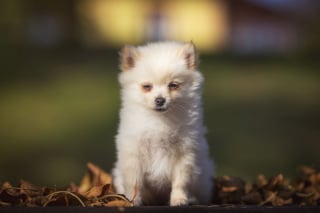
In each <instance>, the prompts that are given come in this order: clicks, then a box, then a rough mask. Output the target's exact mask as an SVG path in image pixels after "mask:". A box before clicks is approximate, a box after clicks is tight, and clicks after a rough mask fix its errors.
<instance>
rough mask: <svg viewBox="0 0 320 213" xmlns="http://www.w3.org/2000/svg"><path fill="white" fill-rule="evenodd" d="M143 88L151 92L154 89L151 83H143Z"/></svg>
mask: <svg viewBox="0 0 320 213" xmlns="http://www.w3.org/2000/svg"><path fill="white" fill-rule="evenodd" d="M142 89H143V91H145V92H149V91H151V90H152V85H151V84H142Z"/></svg>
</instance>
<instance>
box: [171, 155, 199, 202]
mask: <svg viewBox="0 0 320 213" xmlns="http://www.w3.org/2000/svg"><path fill="white" fill-rule="evenodd" d="M193 167H194V156H193V154H190V153H188V154H187V156H182V157H181V158H180V159H179V161H178V162H177V163H176V165H175V168H174V174H173V180H172V189H171V195H170V205H171V206H182V205H188V204H189V200H188V197H189V193H190V192H189V191H190V186H189V184H190V181H191V178H192V171H193Z"/></svg>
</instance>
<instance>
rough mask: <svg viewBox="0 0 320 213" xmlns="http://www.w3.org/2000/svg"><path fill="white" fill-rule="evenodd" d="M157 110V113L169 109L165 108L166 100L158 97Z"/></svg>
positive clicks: (155, 101) (156, 101)
mask: <svg viewBox="0 0 320 213" xmlns="http://www.w3.org/2000/svg"><path fill="white" fill-rule="evenodd" d="M154 103H155V106H156V108H155V109H156V110H157V111H165V110H166V109H167V108H166V107H165V104H166V99H165V98H162V97H158V98H156V99H155V100H154Z"/></svg>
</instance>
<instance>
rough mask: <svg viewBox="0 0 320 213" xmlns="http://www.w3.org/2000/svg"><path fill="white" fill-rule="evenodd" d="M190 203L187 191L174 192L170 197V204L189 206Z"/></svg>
mask: <svg viewBox="0 0 320 213" xmlns="http://www.w3.org/2000/svg"><path fill="white" fill-rule="evenodd" d="M188 204H189V201H188V198H187V196H186V194H185V193H183V192H181V191H179V192H172V193H171V198H170V206H187V205H188Z"/></svg>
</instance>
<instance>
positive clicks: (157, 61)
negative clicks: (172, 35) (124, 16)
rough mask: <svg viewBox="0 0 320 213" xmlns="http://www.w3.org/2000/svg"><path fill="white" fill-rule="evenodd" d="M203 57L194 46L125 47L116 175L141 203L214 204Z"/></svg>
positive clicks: (116, 180) (118, 187)
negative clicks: (205, 120) (205, 119)
mask: <svg viewBox="0 0 320 213" xmlns="http://www.w3.org/2000/svg"><path fill="white" fill-rule="evenodd" d="M197 62H198V58H197V53H196V49H195V46H194V45H193V43H192V42H190V43H177V42H158V43H151V44H148V45H146V46H140V47H132V46H125V47H124V48H123V49H122V51H121V64H120V68H121V70H122V72H121V73H120V75H119V82H120V85H121V97H122V107H121V111H120V125H119V129H118V135H117V136H116V148H117V162H116V164H115V168H114V170H113V176H114V186H115V188H116V190H117V192H118V193H121V194H125V195H126V196H127V197H128V198H129V199H131V198H133V197H134V194H135V191H136V197H135V199H134V204H135V205H142V204H144V205H159V204H170V205H171V206H178V205H188V204H191V203H192V204H193V203H198V204H209V203H210V201H211V193H212V188H213V180H212V175H213V164H212V162H211V160H210V158H209V152H208V144H207V142H206V140H205V137H204V134H205V132H206V129H205V127H204V126H203V117H202V104H201V90H202V83H203V77H202V75H201V73H200V72H199V71H198V70H197Z"/></svg>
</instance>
